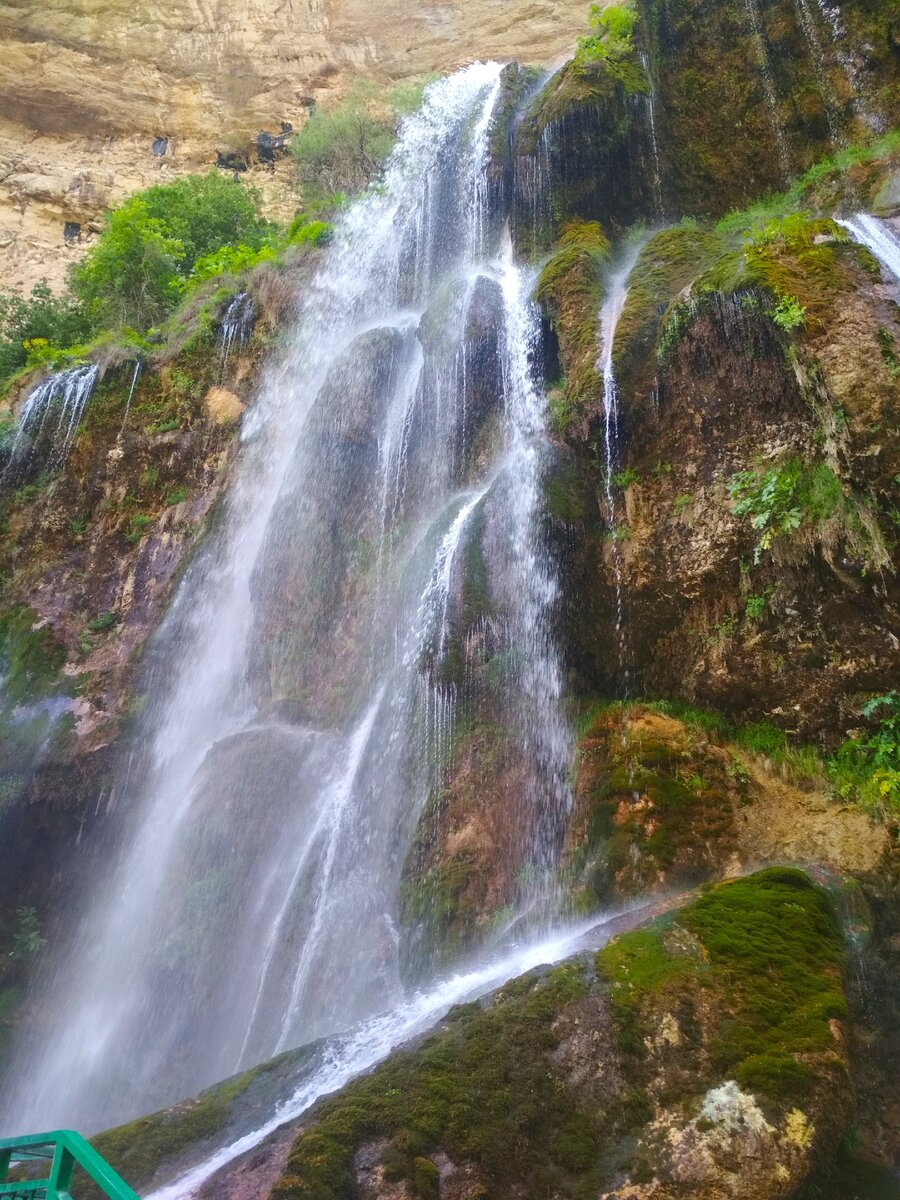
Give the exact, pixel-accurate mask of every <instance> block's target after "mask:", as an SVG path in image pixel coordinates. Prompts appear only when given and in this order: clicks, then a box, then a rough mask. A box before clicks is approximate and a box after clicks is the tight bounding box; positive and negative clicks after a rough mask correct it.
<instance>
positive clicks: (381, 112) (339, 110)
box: [290, 81, 405, 197]
mask: <svg viewBox="0 0 900 1200" xmlns="http://www.w3.org/2000/svg"><path fill="white" fill-rule="evenodd" d="M404 98H405V94H404ZM399 107H403V104H402V103H401V104H400V105H399ZM397 118H398V110H397V108H395V107H394V106H393V105H391V104H390V101H389V100H388V102H387V103H385V101H384V99H382V100H381V101H380V103H379V97H378V92H377V88H376V87H375V85H373V84H372V83H369V82H366V81H360V82H358V83H357V84H356V85H355V86H354V87H353V89H352V90H351V92H350V94H349V95H348V96H347V97H346V98H345V99H344V100H342V101H341V102H340V103H339V104H336V105H334V106H333V107H330V108H324V107H322V106H319V105H317V106H316V108H314V109H313V112H312V114H311V116H310V118H309V120H308V121H307V122H306V124H305V125H304V126H303V128H302V129H301V130H300V132H299V133H298V134H297V135H296V136H295V137H294V138H293V139H292V140H291V143H290V149H291V153H292V154H293V156H294V161H295V162H296V164H297V179H298V181H299V183H300V187H301V188H302V190H303V192H304V195H306V196H309V197H321V196H323V195H330V194H333V193H335V192H358V191H360V190H362V189H363V188H365V187H368V186H369V184H370V183H371V182H372V181H373V180H374V179H376V178H377V177H378V176H379V175H380V173H381V170H382V167H383V166H384V163H385V161H386V160H387V158H388V155H389V154H390V152H391V150H392V149H393V146H394V139H395V136H396V131H397Z"/></svg>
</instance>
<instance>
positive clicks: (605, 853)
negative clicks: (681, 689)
mask: <svg viewBox="0 0 900 1200" xmlns="http://www.w3.org/2000/svg"><path fill="white" fill-rule="evenodd" d="M576 755H577V761H576V768H575V772H576V773H575V785H574V793H575V810H574V813H573V817H572V821H571V823H570V826H569V833H568V838H567V849H566V856H565V861H564V865H563V868H562V877H563V879H564V880H565V881H566V883H567V885H568V887H569V888H570V889H571V890H572V894H573V900H574V902H575V903H576V905H577V906H578V907H579V908H580V909H586V908H588V909H589V908H591V907H595V906H597V905H598V904H601V903H604V902H607V901H608V900H609V899H610V898H611V897H614V896H623V895H632V894H644V893H645V892H646V891H647V890H651V889H653V888H658V887H661V886H666V887H667V886H671V885H673V884H676V883H685V882H697V881H698V880H700V879H704V878H709V877H710V876H711V875H712V874H714V873H715V872H716V871H717V870H719V869H721V866H722V865H723V864H724V863H725V862H726V861H727V859H728V857H729V855H730V854H732V853H733V851H734V848H735V833H736V831H735V808H736V805H737V804H738V803H739V799H740V791H739V787H738V785H737V784H736V782H735V779H734V776H733V774H732V773H731V772H730V769H729V768H730V759H729V755H728V754H727V752H725V751H724V750H722V749H720V748H719V747H717V746H713V745H711V744H710V742H709V741H708V740H707V738H706V736H705V735H704V734H703V732H702V731H700V730H691V729H688V728H687V727H686V726H685V725H683V724H681V723H680V722H678V721H676V720H673V719H672V718H670V717H667V716H665V715H663V714H661V713H657V712H654V711H652V710H651V709H649V708H647V707H645V706H642V705H640V704H636V705H618V704H615V705H609V706H607V707H604V708H602V709H601V710H600V711H599V713H597V714H596V715H595V716H594V717H593V718H592V719H591V721H590V723H589V724H588V726H587V728H586V730H585V732H584V734H583V735H582V736H581V738H580V739H579V742H578V748H577V750H576Z"/></svg>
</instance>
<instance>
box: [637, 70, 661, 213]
mask: <svg viewBox="0 0 900 1200" xmlns="http://www.w3.org/2000/svg"><path fill="white" fill-rule="evenodd" d="M641 66H642V67H643V68H644V74H645V75H646V77H647V83H648V84H649V91H648V92H647V124H648V127H649V129H650V145H651V148H652V150H653V194H654V196H655V198H656V215H657V217H658V218H659V219H660V220H662V218H663V216H664V212H663V198H662V168H661V167H660V163H659V142H658V141H657V137H656V88H655V86H654V83H653V74H652V72H651V70H650V57H649V55H648V54H647V53H646V51H644V50H642V51H641Z"/></svg>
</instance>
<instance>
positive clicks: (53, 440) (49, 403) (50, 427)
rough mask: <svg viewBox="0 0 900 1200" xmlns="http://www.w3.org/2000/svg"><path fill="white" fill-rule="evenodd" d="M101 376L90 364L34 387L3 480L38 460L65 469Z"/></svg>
mask: <svg viewBox="0 0 900 1200" xmlns="http://www.w3.org/2000/svg"><path fill="white" fill-rule="evenodd" d="M99 375H100V368H99V367H98V366H97V365H96V364H95V363H91V364H90V365H88V366H84V367H72V368H71V369H70V370H67V371H57V372H56V374H54V375H51V376H50V378H49V379H45V380H44V382H43V383H39V384H38V385H37V386H36V387H34V388H32V390H31V391H30V392H29V393H28V395H27V396H26V398H25V402H24V403H23V405H22V410H21V412H20V414H19V422H18V427H17V429H16V434H15V438H14V440H13V444H12V449H11V451H10V459H9V462H8V464H7V466H6V468H5V470H4V477H6V476H7V475H8V474H12V475H14V476H15V475H17V474H18V473H19V471H20V470H22V469H25V468H27V467H29V466H30V465H31V464H32V463H33V462H34V461H35V460H36V459H38V458H41V459H43V462H42V465H43V466H46V467H48V468H50V469H56V468H58V467H60V466H62V464H63V463H64V462H65V460H66V458H67V457H68V454H69V450H70V449H71V446H72V441H73V439H74V437H75V434H76V432H77V431H78V426H79V424H80V422H81V418H82V416H83V415H84V410H85V407H86V406H87V403H88V401H89V400H90V398H91V395H92V394H93V391H94V388H95V387H96V385H97V380H98V378H99Z"/></svg>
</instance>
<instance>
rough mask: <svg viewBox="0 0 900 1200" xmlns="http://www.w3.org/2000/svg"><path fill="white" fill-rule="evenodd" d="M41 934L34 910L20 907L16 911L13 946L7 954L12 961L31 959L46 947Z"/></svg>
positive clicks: (45, 941)
mask: <svg viewBox="0 0 900 1200" xmlns="http://www.w3.org/2000/svg"><path fill="white" fill-rule="evenodd" d="M46 944H47V940H46V938H44V937H43V936H42V934H41V930H40V926H39V924H38V915H37V912H36V911H35V909H33V908H27V907H25V906H20V907H19V908H17V909H16V927H15V929H14V930H13V945H12V950H10V952H9V957H10V958H12V959H23V958H33V957H34V956H35V955H36V954H39V953H40V952H41V950H43V948H44V946H46Z"/></svg>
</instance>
